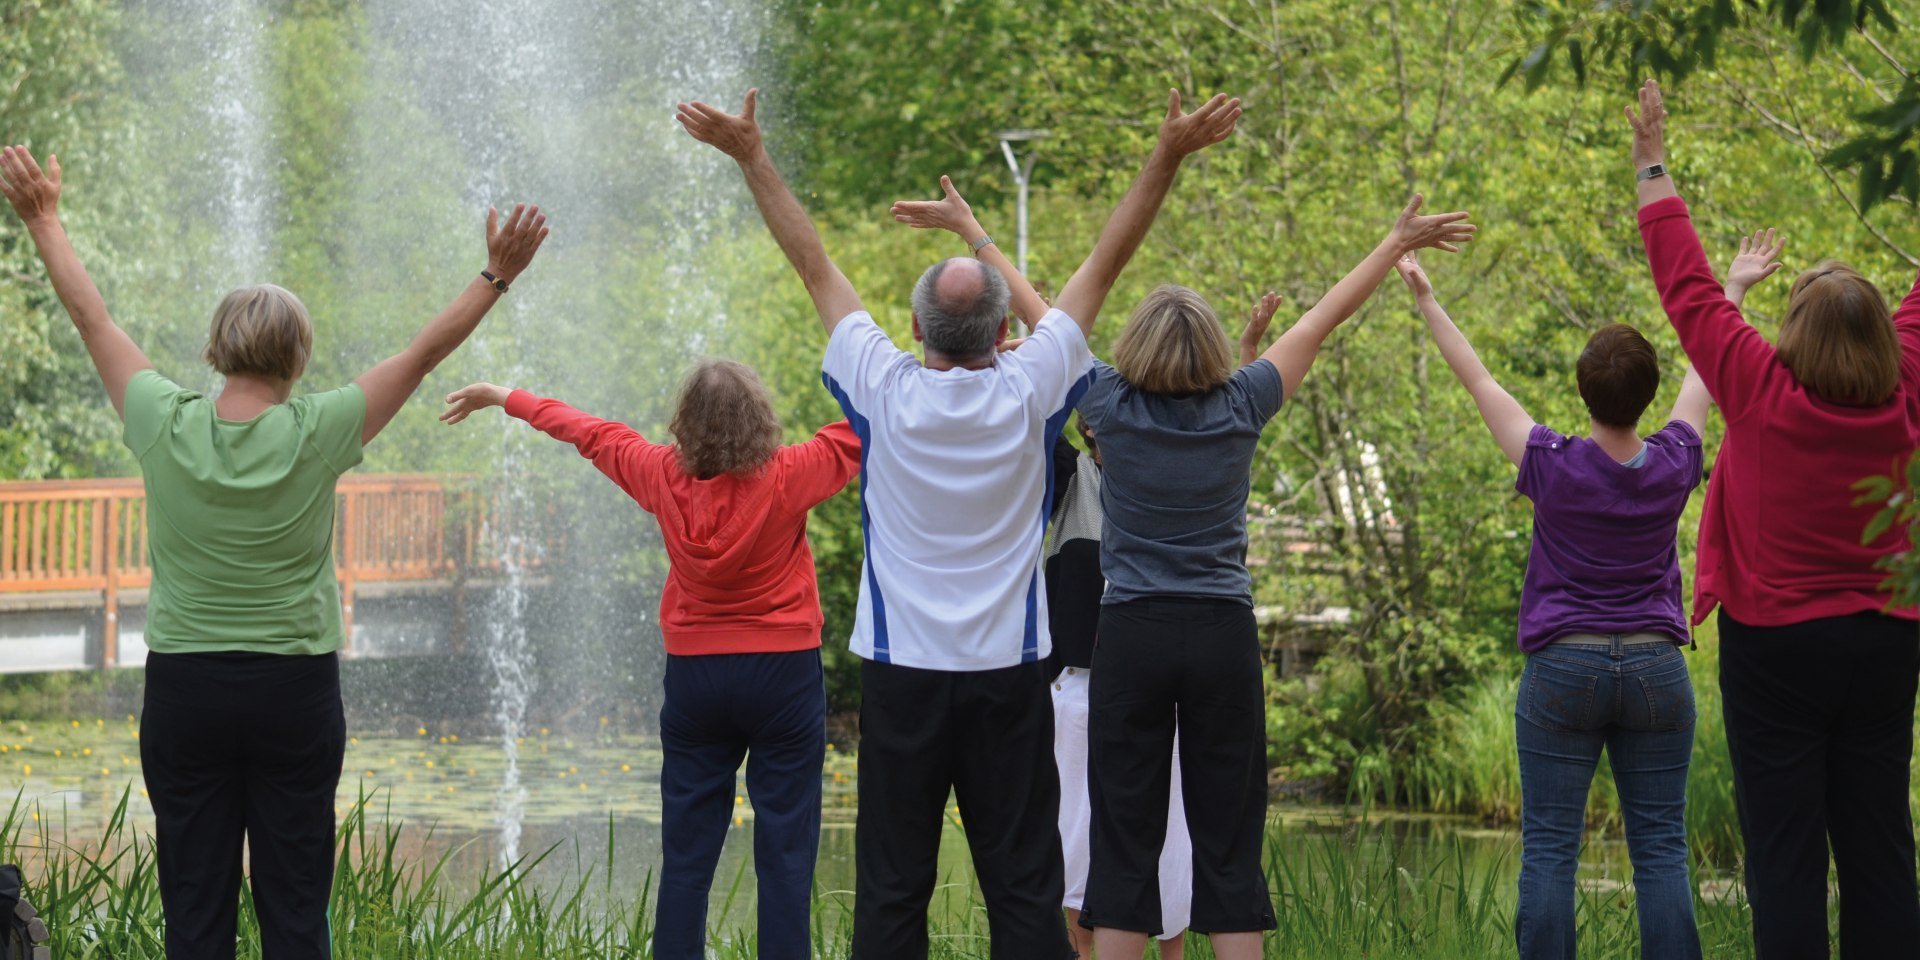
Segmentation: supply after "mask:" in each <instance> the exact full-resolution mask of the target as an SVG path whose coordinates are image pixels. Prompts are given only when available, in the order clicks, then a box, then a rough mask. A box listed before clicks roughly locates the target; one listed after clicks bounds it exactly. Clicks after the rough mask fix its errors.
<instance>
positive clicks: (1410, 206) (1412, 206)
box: [1400, 193, 1427, 220]
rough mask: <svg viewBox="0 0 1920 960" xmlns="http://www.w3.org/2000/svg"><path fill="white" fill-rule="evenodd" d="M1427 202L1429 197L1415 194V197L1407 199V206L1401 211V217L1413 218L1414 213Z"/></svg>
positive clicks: (1403, 218) (1405, 218)
mask: <svg viewBox="0 0 1920 960" xmlns="http://www.w3.org/2000/svg"><path fill="white" fill-rule="evenodd" d="M1426 202H1427V198H1426V197H1425V196H1423V195H1421V194H1418V193H1416V194H1414V195H1413V199H1411V200H1408V201H1407V208H1406V209H1405V210H1402V211H1400V219H1402V220H1411V219H1413V217H1414V215H1415V214H1417V213H1419V212H1420V205H1421V204H1423V203H1426Z"/></svg>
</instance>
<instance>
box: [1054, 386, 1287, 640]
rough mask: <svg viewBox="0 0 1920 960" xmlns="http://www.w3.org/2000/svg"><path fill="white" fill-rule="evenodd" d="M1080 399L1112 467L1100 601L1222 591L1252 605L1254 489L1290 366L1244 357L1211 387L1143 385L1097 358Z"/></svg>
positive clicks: (1105, 491)
mask: <svg viewBox="0 0 1920 960" xmlns="http://www.w3.org/2000/svg"><path fill="white" fill-rule="evenodd" d="M1087 376H1088V377H1089V378H1090V379H1091V381H1092V383H1091V384H1090V385H1089V386H1088V388H1087V392H1086V395H1085V396H1084V397H1082V398H1081V400H1080V407H1079V410H1080V418H1081V420H1082V421H1084V422H1085V423H1086V424H1087V426H1089V427H1091V428H1092V429H1093V434H1094V442H1096V443H1098V444H1099V445H1100V461H1101V464H1102V467H1103V468H1104V470H1103V473H1102V475H1101V484H1100V505H1101V508H1102V509H1103V511H1104V512H1105V513H1106V526H1105V531H1104V533H1103V534H1102V536H1101V538H1100V566H1101V569H1102V570H1103V572H1105V574H1106V577H1107V594H1106V597H1105V598H1104V599H1103V600H1102V601H1101V602H1102V603H1110V604H1111V603H1122V602H1125V601H1128V600H1138V599H1141V598H1143V597H1169V596H1171V597H1217V598H1222V599H1231V600H1238V601H1240V602H1242V603H1246V604H1248V605H1251V604H1252V603H1253V578H1252V577H1250V576H1248V574H1247V565H1246V562H1245V559H1244V558H1245V556H1246V546H1247V492H1248V485H1249V473H1250V471H1251V470H1252V468H1253V454H1254V450H1255V448H1256V447H1258V445H1259V443H1260V431H1261V429H1262V428H1264V427H1265V426H1266V425H1267V421H1268V420H1270V419H1272V418H1273V415H1274V414H1275V413H1278V412H1279V410H1280V400H1281V397H1282V392H1281V389H1280V371H1279V370H1277V369H1275V368H1274V365H1273V364H1272V363H1270V362H1268V361H1266V360H1255V361H1254V362H1252V363H1250V364H1248V365H1246V366H1244V367H1241V368H1240V370H1239V371H1238V372H1236V373H1235V374H1234V375H1233V378H1232V379H1230V380H1228V381H1227V382H1226V384H1225V385H1223V386H1221V387H1220V388H1219V389H1217V390H1214V391H1212V392H1211V393H1205V394H1199V395H1196V396H1191V397H1170V396H1162V395H1160V394H1153V393H1147V392H1145V391H1142V390H1136V389H1134V387H1133V386H1132V385H1131V384H1129V383H1127V381H1125V380H1124V379H1121V377H1120V375H1119V374H1118V373H1115V372H1114V369H1113V368H1112V367H1110V366H1107V365H1106V364H1104V363H1101V362H1099V361H1095V362H1094V365H1093V372H1092V373H1090V374H1088V375H1087Z"/></svg>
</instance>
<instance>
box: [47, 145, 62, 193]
mask: <svg viewBox="0 0 1920 960" xmlns="http://www.w3.org/2000/svg"><path fill="white" fill-rule="evenodd" d="M47 179H48V180H51V181H53V185H54V186H56V187H58V186H59V185H60V155H59V154H57V153H49V154H47Z"/></svg>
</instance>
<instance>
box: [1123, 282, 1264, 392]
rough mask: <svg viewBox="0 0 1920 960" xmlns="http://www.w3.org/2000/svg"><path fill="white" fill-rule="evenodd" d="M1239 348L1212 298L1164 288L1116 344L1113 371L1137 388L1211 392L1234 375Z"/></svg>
mask: <svg viewBox="0 0 1920 960" xmlns="http://www.w3.org/2000/svg"><path fill="white" fill-rule="evenodd" d="M1233 361H1234V356H1233V345H1232V344H1231V343H1229V342H1228V341H1227V331H1226V328H1224V327H1222V326H1220V320H1219V318H1218V317H1216V316H1215V315H1214V312H1213V307H1211V306H1209V305H1208V304H1207V301H1206V298H1204V297H1202V296H1200V295H1199V294H1198V293H1195V292H1193V291H1192V290H1189V289H1187V288H1186V287H1182V286H1179V285H1178V284H1172V283H1167V284H1161V285H1160V286H1159V287H1156V288H1154V291H1153V292H1152V293H1149V294H1147V296H1146V299H1144V300H1141V301H1140V305H1139V306H1138V307H1135V308H1134V310H1133V316H1132V317H1130V318H1128V320H1127V327H1126V329H1124V330H1122V331H1120V339H1119V340H1118V341H1116V342H1115V343H1114V345H1113V369H1114V371H1115V372H1117V373H1119V374H1120V376H1121V377H1123V378H1125V379H1126V381H1127V382H1128V383H1130V384H1133V386H1134V387H1135V388H1136V389H1140V390H1145V391H1147V392H1148V393H1162V394H1168V395H1171V396H1191V395H1193V394H1197V393H1206V392H1208V391H1210V390H1213V389H1215V388H1217V387H1219V386H1220V385H1221V384H1224V383H1226V382H1227V381H1228V380H1229V379H1231V378H1232V377H1233V368H1234V365H1233Z"/></svg>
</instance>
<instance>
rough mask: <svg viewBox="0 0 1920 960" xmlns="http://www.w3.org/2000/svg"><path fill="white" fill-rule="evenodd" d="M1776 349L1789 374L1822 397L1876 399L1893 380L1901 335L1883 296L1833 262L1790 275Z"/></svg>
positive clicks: (1850, 401)
mask: <svg viewBox="0 0 1920 960" xmlns="http://www.w3.org/2000/svg"><path fill="white" fill-rule="evenodd" d="M1775 350H1776V351H1777V352H1778V353H1779V356H1780V362H1781V363H1784V364H1786V365H1787V369H1788V370H1791V371H1793V378H1794V379H1795V380H1798V381H1799V382H1800V385H1801V386H1803V387H1806V388H1807V392H1809V393H1811V394H1813V395H1814V396H1816V397H1819V398H1820V399H1822V400H1825V401H1827V402H1828V403H1838V404H1842V405H1845V406H1851V407H1871V406H1877V405H1879V404H1882V403H1885V402H1887V400H1888V398H1890V397H1892V396H1893V392H1894V390H1896V389H1898V388H1899V386H1900V338H1899V337H1898V336H1897V335H1896V334H1895V333H1894V330H1893V317H1892V316H1891V315H1889V314H1888V313H1887V300H1886V297H1884V296H1882V295H1881V293H1880V288H1879V287H1876V286H1874V285H1873V281H1871V280H1868V279H1867V278H1866V277H1863V276H1861V275H1860V273H1859V271H1856V270H1854V269H1853V268H1852V267H1849V266H1847V265H1846V264H1844V263H1840V262H1838V261H1834V260H1828V261H1826V262H1824V263H1822V264H1820V265H1819V266H1817V267H1814V268H1813V269H1812V270H1808V271H1807V272H1806V273H1803V274H1801V275H1800V276H1799V278H1798V279H1796V280H1794V281H1793V290H1792V291H1791V292H1790V293H1789V294H1788V295H1787V315H1786V316H1785V317H1784V318H1782V319H1781V321H1780V342H1779V344H1778V345H1777V346H1776V347H1775Z"/></svg>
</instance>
